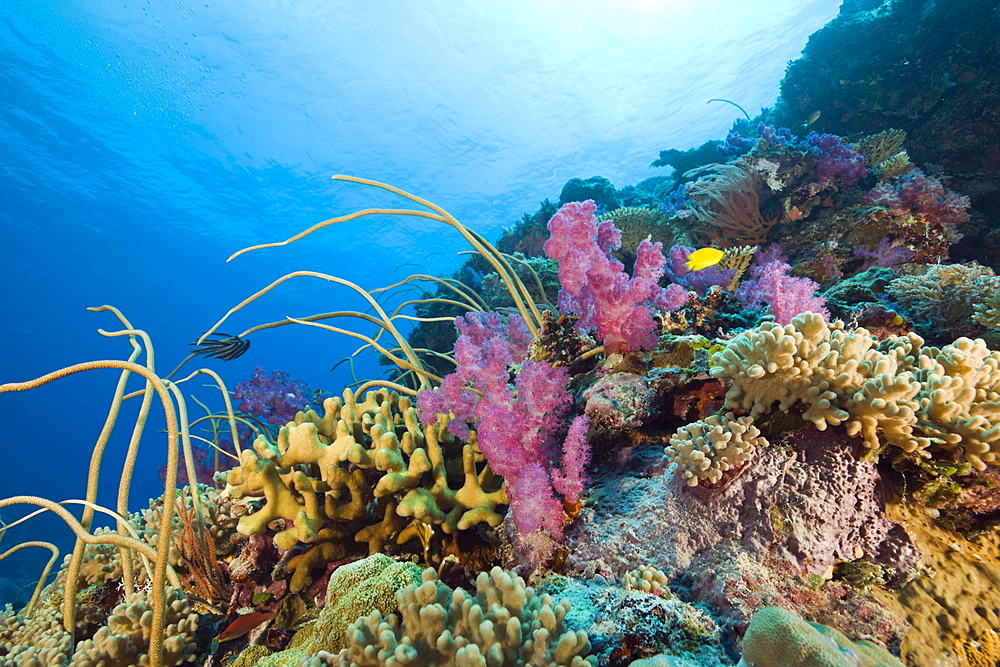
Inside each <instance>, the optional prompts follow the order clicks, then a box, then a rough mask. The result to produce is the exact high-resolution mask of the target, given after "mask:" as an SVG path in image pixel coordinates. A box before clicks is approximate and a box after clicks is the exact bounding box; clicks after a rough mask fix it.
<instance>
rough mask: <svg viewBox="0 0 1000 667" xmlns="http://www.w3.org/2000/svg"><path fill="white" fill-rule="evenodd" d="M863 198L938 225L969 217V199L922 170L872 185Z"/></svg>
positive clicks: (952, 223) (876, 204) (894, 212)
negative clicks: (891, 180) (947, 187)
mask: <svg viewBox="0 0 1000 667" xmlns="http://www.w3.org/2000/svg"><path fill="white" fill-rule="evenodd" d="M862 199H863V200H864V202H865V203H866V204H869V205H871V206H884V207H886V208H887V209H889V212H890V213H892V214H893V215H895V216H901V215H905V214H911V215H913V216H914V217H918V218H920V219H921V220H923V221H925V222H927V223H928V224H931V225H934V226H942V227H951V226H956V225H960V224H962V223H963V222H966V221H967V220H968V219H969V214H968V212H967V211H966V209H968V208H969V204H970V200H969V198H968V197H965V196H962V195H959V194H957V193H955V192H952V191H951V190H948V189H946V188H945V187H944V185H943V184H942V183H941V181H939V180H937V179H936V178H933V177H931V178H928V177H927V176H925V175H924V172H922V171H920V170H919V169H912V170H910V172H909V173H907V174H905V175H903V176H900V177H899V178H898V179H896V181H895V182H894V183H882V184H880V185H878V186H876V187H874V188H872V189H871V191H869V192H866V193H865V194H864V195H862Z"/></svg>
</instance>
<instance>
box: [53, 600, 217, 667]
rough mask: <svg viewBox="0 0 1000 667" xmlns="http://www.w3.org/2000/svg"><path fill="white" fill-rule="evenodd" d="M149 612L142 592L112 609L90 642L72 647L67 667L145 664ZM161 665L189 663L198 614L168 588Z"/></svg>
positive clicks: (195, 648)
mask: <svg viewBox="0 0 1000 667" xmlns="http://www.w3.org/2000/svg"><path fill="white" fill-rule="evenodd" d="M152 623H153V610H152V605H151V604H150V602H149V600H148V599H147V593H146V592H145V591H136V593H135V594H133V595H132V596H131V597H130V598H129V600H128V602H125V603H122V604H120V605H118V606H117V607H115V608H114V610H113V611H112V612H111V615H110V616H109V617H108V621H107V624H106V625H105V626H104V627H102V628H100V629H99V630H98V631H97V632H96V633H95V634H94V637H93V639H86V640H84V641H82V642H80V643H79V644H78V645H77V647H76V652H75V653H74V654H73V658H72V660H71V662H70V663H69V664H70V666H71V667H98V666H99V667H129V666H130V665H147V664H149V655H148V651H149V637H150V633H151V630H152ZM164 624H165V627H164V633H163V636H164V642H163V665H165V666H169V665H180V664H183V663H186V662H192V661H193V660H194V659H195V657H196V656H197V652H198V643H197V641H196V640H195V632H196V631H197V630H198V615H197V614H196V613H194V612H193V611H192V610H191V606H190V605H189V604H188V601H187V599H186V598H185V597H184V595H183V594H182V593H181V592H180V591H177V590H174V589H171V590H170V591H169V593H168V595H167V613H166V616H165V617H164Z"/></svg>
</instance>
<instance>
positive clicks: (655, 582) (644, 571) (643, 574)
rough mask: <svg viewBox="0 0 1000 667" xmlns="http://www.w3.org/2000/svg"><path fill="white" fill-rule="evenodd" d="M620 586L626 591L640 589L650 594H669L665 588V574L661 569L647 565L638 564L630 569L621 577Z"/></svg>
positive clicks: (662, 595) (664, 595) (663, 595)
mask: <svg viewBox="0 0 1000 667" xmlns="http://www.w3.org/2000/svg"><path fill="white" fill-rule="evenodd" d="M622 588H624V589H625V590H627V591H642V592H643V593H650V594H652V595H659V596H661V597H666V596H668V595H670V590H669V589H668V588H667V575H666V574H664V573H663V570H658V569H656V568H655V567H650V566H648V565H640V566H639V567H638V568H636V569H634V570H630V571H628V572H626V573H625V576H623V577H622Z"/></svg>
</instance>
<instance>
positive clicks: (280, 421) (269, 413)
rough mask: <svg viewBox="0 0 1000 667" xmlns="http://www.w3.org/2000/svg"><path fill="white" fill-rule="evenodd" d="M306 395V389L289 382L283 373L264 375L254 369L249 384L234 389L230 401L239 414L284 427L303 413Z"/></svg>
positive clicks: (308, 391)
mask: <svg viewBox="0 0 1000 667" xmlns="http://www.w3.org/2000/svg"><path fill="white" fill-rule="evenodd" d="M309 395H310V390H309V385H307V384H306V383H305V382H303V381H302V380H293V379H292V376H291V375H289V374H288V373H286V372H285V371H273V372H271V373H268V372H267V371H265V370H264V369H263V368H262V367H261V366H258V367H257V368H255V369H254V371H253V375H252V376H251V377H250V379H249V380H244V381H243V382H240V383H239V384H238V385H236V387H235V390H234V391H233V400H235V401H238V403H237V405H236V409H237V410H239V411H240V412H243V413H245V414H248V415H253V416H254V417H257V418H259V419H263V420H264V421H267V422H269V423H271V424H274V425H275V426H284V425H285V424H287V423H288V422H290V421H292V420H293V419H295V413H296V412H299V411H300V410H304V409H305V407H306V405H308V404H309V398H308V397H309Z"/></svg>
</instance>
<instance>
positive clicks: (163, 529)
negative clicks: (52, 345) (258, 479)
mask: <svg viewBox="0 0 1000 667" xmlns="http://www.w3.org/2000/svg"><path fill="white" fill-rule="evenodd" d="M112 368H114V369H119V370H127V371H130V372H132V373H136V374H137V375H141V376H142V377H144V378H145V379H146V381H147V382H148V383H149V385H151V386H152V388H153V389H154V390H155V391H156V393H157V395H158V396H159V398H160V402H161V404H162V405H163V412H164V416H165V418H166V423H167V475H166V488H165V490H164V493H163V518H162V520H161V521H160V527H159V532H158V535H159V537H158V542H157V548H156V552H155V555H154V557H155V566H154V568H153V585H152V604H153V617H152V629H151V632H150V638H149V656H150V665H151V667H162V664H163V656H162V649H163V630H164V627H163V625H164V619H165V616H166V577H167V565H168V563H167V556H168V554H169V551H170V518H171V517H172V516H173V514H174V494H175V492H176V486H177V465H178V458H179V456H178V442H179V437H178V435H179V429H178V426H177V412H176V410H174V406H173V403H172V402H171V400H170V394H169V392H168V391H167V388H166V386H165V385H164V383H163V382H162V381H161V380H160V378H159V377H157V375H156V374H155V373H154V372H152V371H151V370H149V369H148V368H146V367H145V366H141V365H139V364H136V363H134V362H131V361H118V360H112V359H101V360H97V361H89V362H84V363H80V364H74V365H72V366H67V367H65V368H61V369H59V370H57V371H53V372H51V373H48V374H46V375H43V376H41V377H38V378H35V379H33V380H27V381H24V382H8V383H6V384H2V385H0V393H6V392H11V391H26V390H29V389H35V388H36V387H41V386H42V385H46V384H48V383H49V382H52V381H53V380H59V379H61V378H64V377H67V376H69V375H73V374H75V373H80V372H83V371H90V370H96V369H112ZM117 402H118V403H120V399H118V400H117ZM113 410H114V412H115V415H116V416H117V408H113ZM136 427H137V428H139V423H138V422H137V424H136ZM132 472H133V471H132V468H131V467H129V466H126V468H125V469H124V470H123V471H122V475H123V477H126V476H127V477H131V475H132ZM18 503H32V504H36V505H41V506H43V507H47V508H48V509H50V510H51V511H53V512H55V513H56V514H57V515H58V516H59V517H60V518H61V519H63V521H66V523H67V525H69V526H70V528H71V529H72V530H73V532H74V533H75V534H76V536H77V537H78V538H79V539H81V540H83V541H84V542H87V543H104V544H115V545H116V546H125V547H128V548H132V549H139V548H140V547H139V545H138V544H137V543H136V541H135V540H130V539H128V538H124V537H122V536H121V535H107V536H101V537H100V538H97V537H95V536H93V535H90V534H89V533H88V532H87V530H85V529H84V528H83V526H81V525H80V524H79V523H78V522H77V521H76V519H75V518H74V517H73V516H72V515H71V514H70V513H69V512H67V511H66V509H65V508H63V507H61V506H59V505H58V504H56V503H53V502H52V501H49V500H45V499H44V498H37V497H34V496H16V497H14V498H6V499H3V500H0V507H5V506H8V505H12V504H18ZM142 546H143V547H145V548H147V549H149V546H148V545H145V544H143V545H142ZM82 555H83V553H82V550H81V552H80V557H81V558H82ZM74 556H75V554H74ZM76 560H77V561H78V560H79V559H76ZM127 560H129V559H123V563H124V562H125V561H127ZM71 565H72V561H71ZM78 567H79V565H77V570H78ZM75 594H76V581H75V580H72V579H69V578H67V582H66V591H65V596H64V600H63V625H64V627H65V628H66V631H67V632H69V633H70V634H71V635H72V634H73V631H74V626H75V623H74V618H73V616H74V614H73V612H74V609H73V602H74V598H75Z"/></svg>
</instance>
